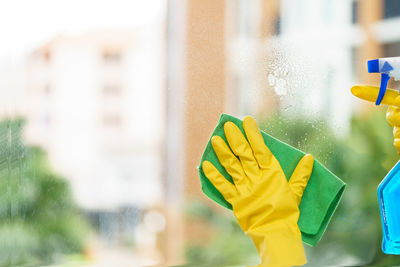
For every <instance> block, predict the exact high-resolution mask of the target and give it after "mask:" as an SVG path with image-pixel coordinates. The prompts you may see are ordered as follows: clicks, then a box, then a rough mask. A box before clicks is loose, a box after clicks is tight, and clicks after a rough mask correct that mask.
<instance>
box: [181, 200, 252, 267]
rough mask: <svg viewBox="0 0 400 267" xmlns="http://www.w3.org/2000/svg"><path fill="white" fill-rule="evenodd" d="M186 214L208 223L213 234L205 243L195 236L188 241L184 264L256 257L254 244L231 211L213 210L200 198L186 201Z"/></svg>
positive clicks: (213, 263) (244, 260)
mask: <svg viewBox="0 0 400 267" xmlns="http://www.w3.org/2000/svg"><path fill="white" fill-rule="evenodd" d="M186 215H187V217H188V219H189V220H196V221H200V222H203V223H204V224H206V225H208V228H209V230H210V232H211V233H212V238H211V240H210V241H209V242H208V243H207V244H204V243H196V242H195V241H194V240H192V242H191V243H189V244H188V246H187V247H186V262H187V265H185V266H229V265H237V264H248V263H254V264H256V263H257V262H258V261H259V260H258V254H257V250H256V248H255V247H254V245H253V243H252V242H251V240H250V239H249V238H248V237H247V236H246V235H245V234H244V232H243V231H242V229H241V228H240V226H239V225H238V223H237V222H236V219H235V218H234V217H233V215H232V214H231V212H228V211H227V212H226V213H220V212H216V211H215V210H212V209H211V208H210V207H209V206H207V205H205V204H203V203H201V202H196V201H193V202H191V203H190V204H189V205H188V209H187V211H186Z"/></svg>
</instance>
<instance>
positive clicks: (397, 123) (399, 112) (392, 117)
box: [386, 96, 400, 154]
mask: <svg viewBox="0 0 400 267" xmlns="http://www.w3.org/2000/svg"><path fill="white" fill-rule="evenodd" d="M394 102H395V103H394V104H395V105H393V106H389V108H388V110H387V112H386V119H387V121H388V123H389V125H390V126H391V127H393V137H394V140H393V145H394V147H395V148H396V150H397V153H398V154H400V96H398V97H396V99H395V100H394Z"/></svg>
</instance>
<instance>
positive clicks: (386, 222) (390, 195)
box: [378, 161, 400, 255]
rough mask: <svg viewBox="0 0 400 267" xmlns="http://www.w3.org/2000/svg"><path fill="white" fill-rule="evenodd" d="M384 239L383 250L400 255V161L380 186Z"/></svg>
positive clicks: (379, 195)
mask: <svg viewBox="0 0 400 267" xmlns="http://www.w3.org/2000/svg"><path fill="white" fill-rule="evenodd" d="M378 199H379V207H380V210H381V220H382V230H383V241H382V251H383V252H384V253H386V254H395V255H400V161H399V162H397V163H396V165H395V166H394V167H393V169H391V170H390V172H389V173H388V174H387V175H386V177H385V179H383V180H382V182H381V183H380V184H379V186H378Z"/></svg>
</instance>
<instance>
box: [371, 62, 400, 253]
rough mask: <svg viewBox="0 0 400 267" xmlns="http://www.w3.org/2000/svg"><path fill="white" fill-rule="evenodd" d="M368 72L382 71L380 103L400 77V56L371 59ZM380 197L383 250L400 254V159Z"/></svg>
mask: <svg viewBox="0 0 400 267" xmlns="http://www.w3.org/2000/svg"><path fill="white" fill-rule="evenodd" d="M368 72H370V73H381V76H382V77H381V86H380V89H379V94H378V97H377V99H376V102H375V104H376V105H379V104H380V103H381V102H382V99H383V97H384V96H385V93H386V88H387V84H388V81H389V79H390V78H391V77H393V78H394V79H395V80H399V79H400V57H392V58H379V59H374V60H369V61H368ZM378 199H379V207H380V211H381V220H382V230H383V241H382V251H383V252H384V253H386V254H397V255H400V161H399V162H397V164H396V165H395V166H394V167H393V168H392V169H391V170H390V172H389V173H388V174H387V175H386V177H385V178H384V179H383V180H382V182H381V183H380V184H379V186H378Z"/></svg>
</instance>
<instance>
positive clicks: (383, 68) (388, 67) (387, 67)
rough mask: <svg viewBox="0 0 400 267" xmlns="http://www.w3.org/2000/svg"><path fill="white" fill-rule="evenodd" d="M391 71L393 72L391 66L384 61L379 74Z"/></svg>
mask: <svg viewBox="0 0 400 267" xmlns="http://www.w3.org/2000/svg"><path fill="white" fill-rule="evenodd" d="M392 70H393V67H392V65H390V64H389V62H387V61H385V63H384V64H383V66H382V69H381V72H389V71H392Z"/></svg>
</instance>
